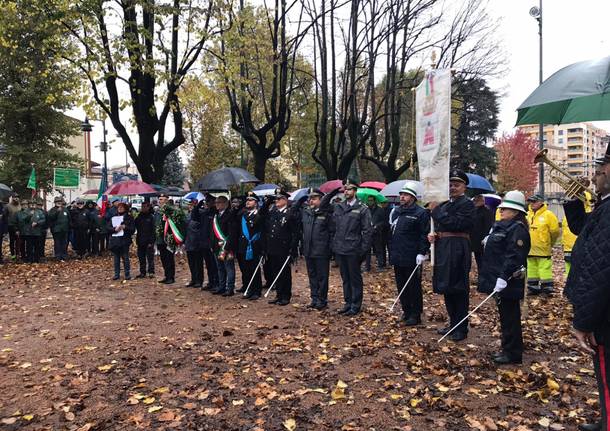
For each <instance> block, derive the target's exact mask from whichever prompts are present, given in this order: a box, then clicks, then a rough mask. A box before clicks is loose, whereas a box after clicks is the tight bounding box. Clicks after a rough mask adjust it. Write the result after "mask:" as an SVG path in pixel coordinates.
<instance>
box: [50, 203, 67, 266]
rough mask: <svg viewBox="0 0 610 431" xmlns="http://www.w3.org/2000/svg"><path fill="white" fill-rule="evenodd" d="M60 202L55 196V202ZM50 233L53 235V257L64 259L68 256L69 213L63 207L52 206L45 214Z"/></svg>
mask: <svg viewBox="0 0 610 431" xmlns="http://www.w3.org/2000/svg"><path fill="white" fill-rule="evenodd" d="M59 202H62V199H61V198H56V200H55V203H56V205H57V203H59ZM47 217H48V222H49V227H50V228H51V234H52V235H53V252H54V255H55V258H57V259H59V260H65V259H67V258H68V234H69V233H70V215H69V213H68V210H67V209H66V208H64V207H60V206H54V207H53V208H51V209H50V210H49V212H48V214H47Z"/></svg>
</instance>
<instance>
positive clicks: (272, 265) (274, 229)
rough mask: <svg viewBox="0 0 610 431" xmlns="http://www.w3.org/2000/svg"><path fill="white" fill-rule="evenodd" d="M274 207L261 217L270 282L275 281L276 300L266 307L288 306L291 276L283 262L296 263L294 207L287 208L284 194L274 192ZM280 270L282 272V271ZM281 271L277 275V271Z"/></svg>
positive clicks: (296, 235) (296, 221) (296, 238)
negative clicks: (263, 217) (263, 220)
mask: <svg viewBox="0 0 610 431" xmlns="http://www.w3.org/2000/svg"><path fill="white" fill-rule="evenodd" d="M274 197H275V205H274V206H273V207H272V208H271V209H270V210H269V212H268V214H267V215H266V217H265V228H264V245H265V256H266V258H267V261H268V262H269V275H270V278H271V279H270V280H267V281H268V283H273V280H275V278H276V277H277V281H276V282H275V292H276V297H275V299H272V300H270V301H269V304H277V305H288V304H289V303H290V298H291V297H292V274H291V271H290V265H289V264H286V265H284V263H285V262H286V259H289V256H290V259H292V261H293V262H296V259H297V257H298V249H297V246H298V244H299V221H298V209H297V207H296V206H295V207H291V208H288V197H289V195H288V193H286V192H285V191H284V190H282V189H276V190H275V196H274ZM282 267H283V269H282ZM280 271H281V272H280Z"/></svg>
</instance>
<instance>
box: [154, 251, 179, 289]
mask: <svg viewBox="0 0 610 431" xmlns="http://www.w3.org/2000/svg"><path fill="white" fill-rule="evenodd" d="M157 249H158V250H159V255H160V257H161V265H163V275H164V276H165V278H167V279H171V280H173V279H174V278H175V276H176V262H175V261H174V252H173V251H171V250H169V249H168V248H167V245H165V244H157Z"/></svg>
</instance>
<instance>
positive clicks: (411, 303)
mask: <svg viewBox="0 0 610 431" xmlns="http://www.w3.org/2000/svg"><path fill="white" fill-rule="evenodd" d="M414 269H415V264H413V265H409V266H394V275H395V276H396V289H397V290H398V293H400V290H401V289H402V288H403V287H404V286H405V283H406V282H407V280H408V279H409V276H410V275H411V273H412V272H413V270H414ZM400 305H401V306H402V311H403V313H404V318H405V319H409V318H411V317H415V318H418V319H419V318H420V316H421V313H422V311H423V296H422V291H421V269H418V270H417V272H416V273H415V274H413V277H411V281H409V284H408V285H407V287H406V288H405V290H404V291H403V292H402V295H400Z"/></svg>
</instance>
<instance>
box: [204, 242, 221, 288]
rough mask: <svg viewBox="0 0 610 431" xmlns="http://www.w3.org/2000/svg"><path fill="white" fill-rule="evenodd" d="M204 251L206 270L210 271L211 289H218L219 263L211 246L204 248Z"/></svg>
mask: <svg viewBox="0 0 610 431" xmlns="http://www.w3.org/2000/svg"><path fill="white" fill-rule="evenodd" d="M202 253H203V260H204V261H205V267H206V271H207V273H208V283H210V289H214V290H215V289H218V285H219V282H218V263H217V262H216V255H215V254H214V253H213V252H212V250H211V249H209V248H205V249H203V251H202ZM201 282H202V283H203V271H202V273H201Z"/></svg>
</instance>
